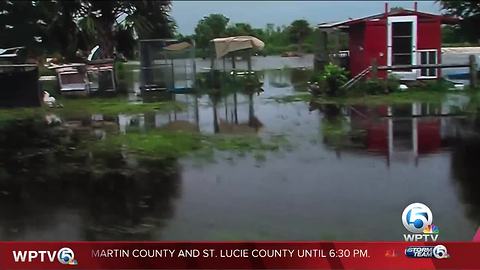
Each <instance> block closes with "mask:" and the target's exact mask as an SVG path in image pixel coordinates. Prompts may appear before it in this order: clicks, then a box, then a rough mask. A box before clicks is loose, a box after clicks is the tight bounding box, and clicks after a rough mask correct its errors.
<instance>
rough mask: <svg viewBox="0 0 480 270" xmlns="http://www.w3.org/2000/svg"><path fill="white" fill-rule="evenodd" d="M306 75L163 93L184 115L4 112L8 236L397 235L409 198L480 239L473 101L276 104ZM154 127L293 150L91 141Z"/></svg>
mask: <svg viewBox="0 0 480 270" xmlns="http://www.w3.org/2000/svg"><path fill="white" fill-rule="evenodd" d="M308 77H309V75H308V72H305V71H302V70H272V71H265V72H263V73H262V74H261V75H260V76H258V77H257V79H255V80H252V81H248V80H246V78H241V77H239V78H234V79H230V80H225V81H216V82H213V83H209V82H208V81H206V82H205V90H206V91H205V92H200V93H197V94H195V95H186V94H175V95H168V96H164V97H160V98H161V99H175V100H176V101H179V102H183V103H185V104H187V108H186V109H185V110H181V111H180V110H172V111H170V112H146V113H138V114H120V115H115V116H112V115H110V116H109V115H101V114H94V115H84V116H83V117H79V118H62V117H59V116H56V115H54V114H49V115H47V116H46V117H45V119H41V118H38V119H27V120H23V121H13V122H1V124H0V131H1V132H0V211H1V212H2V213H3V218H2V219H1V220H0V237H1V238H0V239H4V240H103V239H105V240H118V239H119V240H125V239H132V240H133V239H135V240H141V239H145V240H158V239H171V240H246V239H251V240H280V239H286V240H327V239H336V240H402V234H403V233H404V228H403V226H402V225H401V222H400V216H399V215H400V213H401V211H402V210H403V208H404V207H405V206H406V205H407V204H409V203H411V202H414V201H421V202H424V203H426V204H427V205H429V206H430V207H431V208H432V210H433V211H434V216H435V224H436V225H438V226H439V227H440V231H441V234H440V239H441V240H469V239H471V237H472V235H473V233H474V231H475V230H476V228H477V227H478V225H479V223H480V217H479V216H480V202H479V200H478V196H476V193H475V192H476V191H477V190H479V187H478V181H477V179H478V175H479V173H480V172H479V171H478V169H477V168H476V160H477V158H476V156H477V155H478V152H479V150H480V138H479V136H478V134H479V127H480V125H479V124H478V123H477V121H478V119H480V118H479V117H476V116H474V115H465V114H462V112H463V111H464V109H465V108H466V106H467V105H468V102H469V100H468V99H465V98H463V97H462V96H454V97H452V98H448V99H447V100H446V101H445V102H443V103H442V104H406V105H401V106H387V105H383V106H362V105H354V106H342V105H338V104H328V105H321V106H316V105H314V104H311V107H310V108H309V105H308V104H305V103H304V102H293V103H276V102H272V99H271V98H272V97H278V96H282V95H291V94H293V93H295V91H297V90H300V88H301V87H302V81H305V80H308ZM261 81H263V82H264V83H263V84H261V83H260V82H261ZM240 82H242V83H240ZM240 85H241V87H240ZM263 90H264V91H263ZM150 98H151V100H158V97H150ZM145 102H148V100H145ZM317 109H318V111H311V110H317ZM150 130H182V131H186V132H199V133H204V134H214V133H219V134H224V135H225V136H227V135H228V134H255V135H258V136H264V135H269V136H270V135H282V136H285V137H286V138H287V139H288V140H289V141H291V142H293V145H294V146H293V147H292V149H290V151H289V152H288V153H267V154H265V161H263V162H262V164H260V165H259V164H258V163H256V162H255V160H254V158H252V157H250V156H248V155H247V156H243V157H240V158H238V159H235V160H234V161H232V160H231V159H228V160H223V159H218V160H216V162H214V163H207V164H203V165H202V166H198V165H196V163H195V160H193V159H192V158H190V157H185V158H182V159H180V160H174V159H151V158H147V157H145V156H142V155H140V154H136V155H134V154H132V153H129V152H126V151H125V150H124V149H122V148H118V149H111V151H108V152H107V151H100V150H97V149H91V147H89V146H90V143H91V142H93V141H96V140H107V139H108V138H109V136H111V135H116V134H118V133H120V134H125V133H127V134H128V133H129V132H144V133H146V134H148V133H147V132H148V131H150ZM452 183H454V185H452ZM326 217H327V218H326ZM372 220H376V221H375V222H372Z"/></svg>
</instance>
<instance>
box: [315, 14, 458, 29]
mask: <svg viewBox="0 0 480 270" xmlns="http://www.w3.org/2000/svg"><path fill="white" fill-rule="evenodd" d="M407 15H417V16H419V17H426V18H435V19H437V18H440V20H441V23H442V24H456V23H458V21H459V19H458V18H455V17H450V16H444V15H437V14H431V13H425V12H420V11H415V10H410V9H392V10H390V11H389V12H387V13H385V12H382V13H379V14H375V15H370V16H367V17H363V18H358V19H349V20H345V21H340V22H330V23H321V24H318V25H317V27H318V28H321V29H325V28H348V27H349V26H351V25H354V24H359V23H364V22H367V21H378V20H380V19H382V18H385V17H388V16H407Z"/></svg>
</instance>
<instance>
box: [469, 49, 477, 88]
mask: <svg viewBox="0 0 480 270" xmlns="http://www.w3.org/2000/svg"><path fill="white" fill-rule="evenodd" d="M468 60H469V61H468V62H469V66H470V87H471V88H477V87H478V71H477V61H476V59H475V55H473V54H472V55H470V56H469V58H468Z"/></svg>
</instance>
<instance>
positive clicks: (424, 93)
mask: <svg viewBox="0 0 480 270" xmlns="http://www.w3.org/2000/svg"><path fill="white" fill-rule="evenodd" d="M475 93H476V92H475V91H461V92H449V91H429V90H408V91H405V92H396V93H391V94H387V95H384V94H380V95H351V96H342V97H326V96H317V97H313V96H312V95H311V94H309V93H298V94H293V95H286V96H280V97H272V98H270V99H272V100H274V101H276V102H278V103H291V102H300V101H313V102H315V103H317V104H344V105H353V104H364V105H372V106H374V105H383V104H408V103H413V102H423V103H441V102H442V101H444V100H445V98H446V97H447V94H457V95H469V96H471V95H472V94H475Z"/></svg>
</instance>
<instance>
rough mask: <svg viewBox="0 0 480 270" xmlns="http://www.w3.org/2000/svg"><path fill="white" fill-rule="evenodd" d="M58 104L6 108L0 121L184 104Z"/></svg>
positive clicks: (73, 101)
mask: <svg viewBox="0 0 480 270" xmlns="http://www.w3.org/2000/svg"><path fill="white" fill-rule="evenodd" d="M58 103H60V104H62V105H63V107H62V108H48V107H37V108H11V109H9V108H6V109H0V121H1V120H14V119H24V118H30V117H38V116H41V115H45V114H46V113H54V114H58V115H62V116H68V117H72V116H85V115H88V114H97V113H98V114H105V115H116V114H120V113H125V114H133V113H148V112H154V111H161V112H167V111H172V110H183V109H184V108H185V106H186V105H185V104H183V103H180V102H174V101H160V102H152V103H134V102H129V101H128V100H127V98H126V97H114V98H74V99H61V100H59V101H58Z"/></svg>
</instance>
